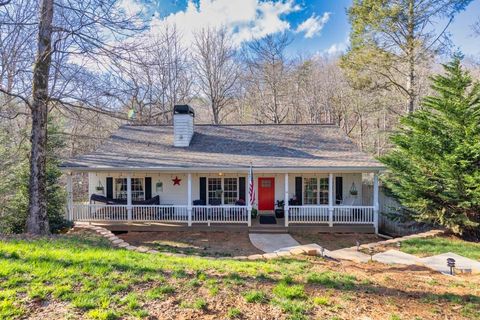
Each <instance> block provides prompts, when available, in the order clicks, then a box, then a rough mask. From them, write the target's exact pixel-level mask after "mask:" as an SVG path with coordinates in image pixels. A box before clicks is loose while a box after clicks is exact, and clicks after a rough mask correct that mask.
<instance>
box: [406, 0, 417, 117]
mask: <svg viewBox="0 0 480 320" xmlns="http://www.w3.org/2000/svg"><path fill="white" fill-rule="evenodd" d="M414 2H415V1H414V0H410V1H409V2H408V26H407V28H408V30H407V32H408V36H407V60H408V79H407V90H408V105H407V113H412V112H413V111H414V109H415V26H414V21H415V11H414Z"/></svg>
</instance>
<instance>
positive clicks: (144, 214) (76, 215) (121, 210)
mask: <svg viewBox="0 0 480 320" xmlns="http://www.w3.org/2000/svg"><path fill="white" fill-rule="evenodd" d="M188 209H189V208H188V206H186V205H132V206H131V211H130V212H129V206H127V205H106V204H83V203H82V204H78V203H76V204H73V205H72V208H71V213H70V217H71V219H72V220H73V221H85V222H88V221H118V222H126V221H138V222H148V221H152V222H176V223H188V221H189V210H188ZM191 209H192V211H191V212H192V220H191V221H192V223H209V222H211V223H248V216H247V208H246V207H245V206H193V207H191Z"/></svg>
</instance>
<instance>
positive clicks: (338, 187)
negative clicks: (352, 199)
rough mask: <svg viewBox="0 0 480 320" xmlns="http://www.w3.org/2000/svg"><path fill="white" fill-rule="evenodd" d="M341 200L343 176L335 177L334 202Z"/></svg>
mask: <svg viewBox="0 0 480 320" xmlns="http://www.w3.org/2000/svg"><path fill="white" fill-rule="evenodd" d="M342 201H343V177H335V203H336V204H340V203H341V202H342Z"/></svg>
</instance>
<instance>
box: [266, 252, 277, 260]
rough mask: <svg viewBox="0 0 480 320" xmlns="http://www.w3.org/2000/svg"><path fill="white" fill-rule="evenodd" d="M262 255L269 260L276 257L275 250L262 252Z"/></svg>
mask: <svg viewBox="0 0 480 320" xmlns="http://www.w3.org/2000/svg"><path fill="white" fill-rule="evenodd" d="M262 256H263V257H264V258H265V259H269V260H271V259H276V258H278V255H277V254H276V253H275V252H271V253H264V254H262Z"/></svg>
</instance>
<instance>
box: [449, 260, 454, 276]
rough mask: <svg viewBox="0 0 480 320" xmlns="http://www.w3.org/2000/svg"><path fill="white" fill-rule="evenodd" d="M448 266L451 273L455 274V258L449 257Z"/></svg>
mask: <svg viewBox="0 0 480 320" xmlns="http://www.w3.org/2000/svg"><path fill="white" fill-rule="evenodd" d="M447 266H448V267H449V268H450V274H451V275H452V276H453V275H454V274H455V259H453V258H448V259H447Z"/></svg>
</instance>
